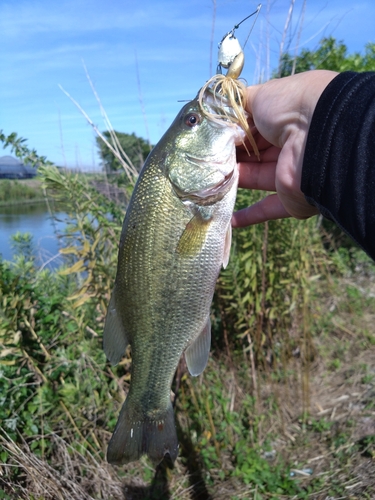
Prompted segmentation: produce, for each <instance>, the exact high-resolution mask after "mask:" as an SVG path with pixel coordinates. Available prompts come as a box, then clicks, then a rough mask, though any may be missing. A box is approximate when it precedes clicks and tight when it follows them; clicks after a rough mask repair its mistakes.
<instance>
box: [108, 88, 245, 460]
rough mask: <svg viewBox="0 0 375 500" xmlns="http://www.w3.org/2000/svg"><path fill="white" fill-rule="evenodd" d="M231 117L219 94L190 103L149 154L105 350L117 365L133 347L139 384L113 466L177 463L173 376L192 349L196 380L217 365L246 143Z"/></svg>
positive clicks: (128, 222) (124, 246)
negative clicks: (215, 340)
mask: <svg viewBox="0 0 375 500" xmlns="http://www.w3.org/2000/svg"><path fill="white" fill-rule="evenodd" d="M225 107H226V110H225V113H224V108H225ZM208 112H212V113H214V114H215V116H216V119H211V118H210V117H209V116H207V113H208ZM230 113H233V109H231V108H229V107H228V104H225V103H221V104H220V103H218V102H217V100H216V98H214V97H213V94H212V91H210V90H209V89H208V90H206V91H205V92H204V95H203V99H201V100H199V99H198V96H197V98H195V99H194V100H192V101H190V102H189V103H187V104H186V105H185V106H184V107H183V108H182V110H181V111H180V113H179V114H178V115H177V117H176V119H175V120H174V122H173V123H172V125H171V127H170V128H169V129H168V131H167V132H166V133H165V135H164V136H163V137H162V139H161V140H160V141H159V143H158V144H157V145H156V146H155V147H154V149H153V150H152V152H151V153H150V155H149V156H148V158H147V160H146V162H145V165H144V167H143V169H142V171H141V173H140V175H139V178H138V181H137V183H136V186H135V189H134V192H133V195H132V198H131V201H130V204H129V207H128V209H127V212H126V216H125V220H124V224H123V229H122V234H121V239H120V247H119V254H118V268H117V276H116V281H115V286H114V289H113V293H112V296H111V300H110V303H109V307H108V312H107V317H106V322H105V328H104V338H103V344H104V350H105V353H106V355H107V357H108V359H109V360H110V361H111V363H113V364H117V363H118V362H119V361H120V360H121V358H122V356H123V355H124V353H125V349H126V347H127V345H128V344H130V345H131V355H132V368H131V384H130V389H129V393H128V395H127V397H126V400H125V403H124V405H123V407H122V409H121V413H120V416H119V419H118V422H117V425H116V428H115V431H114V433H113V436H112V438H111V440H110V443H109V446H108V452H107V459H108V462H110V463H113V464H122V463H128V462H131V461H134V460H137V459H139V458H140V457H141V456H142V455H143V454H147V455H148V456H149V457H150V459H151V460H152V461H153V462H154V463H158V462H160V461H161V460H162V459H163V457H164V456H165V455H166V454H169V455H170V458H171V459H172V460H175V459H176V457H177V453H178V441H177V435H176V429H175V423H174V414H173V408H172V404H171V396H170V394H171V384H172V379H173V376H174V373H175V371H176V368H177V365H178V362H179V359H180V357H181V355H182V353H183V352H184V353H185V358H186V363H187V366H188V369H189V372H190V373H191V374H192V375H199V374H200V373H201V372H202V371H203V370H204V368H205V366H206V364H207V360H208V357H209V350H210V341H211V325H210V305H211V302H212V297H213V293H214V288H215V283H216V280H217V277H218V274H219V271H220V268H221V266H222V265H224V266H225V265H226V264H227V262H228V258H229V251H230V245H231V224H230V221H231V216H232V211H233V206H234V202H235V198H236V192H237V181H238V170H237V164H236V154H235V145H236V144H238V143H240V142H241V141H242V140H243V137H244V133H243V132H242V130H241V128H240V127H239V126H238V125H236V124H234V123H232V122H231V121H230V120H229V119H228V116H229V114H230Z"/></svg>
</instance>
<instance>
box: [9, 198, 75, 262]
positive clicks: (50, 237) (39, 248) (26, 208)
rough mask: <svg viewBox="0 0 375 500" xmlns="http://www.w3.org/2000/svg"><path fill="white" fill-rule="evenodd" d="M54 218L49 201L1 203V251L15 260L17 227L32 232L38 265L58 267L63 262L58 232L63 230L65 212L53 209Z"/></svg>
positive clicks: (24, 231)
mask: <svg viewBox="0 0 375 500" xmlns="http://www.w3.org/2000/svg"><path fill="white" fill-rule="evenodd" d="M54 217H56V219H57V220H56V219H54V218H52V217H51V215H50V213H49V210H48V207H47V205H46V203H36V204H27V205H14V206H7V207H0V254H1V255H2V257H3V259H5V260H12V259H13V257H14V249H13V248H12V241H11V236H12V235H14V234H15V233H16V232H17V231H20V232H21V233H26V232H28V233H31V234H32V235H33V243H34V247H35V255H36V260H37V265H38V266H42V265H45V266H48V267H52V268H56V267H57V266H58V265H59V264H60V263H61V261H62V260H61V257H59V240H58V238H57V234H58V233H60V234H61V232H62V231H63V230H64V228H65V226H66V224H65V222H63V221H64V219H65V217H66V214H65V212H63V211H62V210H58V209H57V211H56V208H55V209H54Z"/></svg>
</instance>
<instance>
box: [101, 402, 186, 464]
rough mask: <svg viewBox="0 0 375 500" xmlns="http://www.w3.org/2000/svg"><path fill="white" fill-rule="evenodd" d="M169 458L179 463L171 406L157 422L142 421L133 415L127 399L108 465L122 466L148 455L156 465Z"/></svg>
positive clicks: (109, 448) (115, 433) (110, 451)
mask: <svg viewBox="0 0 375 500" xmlns="http://www.w3.org/2000/svg"><path fill="white" fill-rule="evenodd" d="M166 454H169V456H170V458H171V460H172V461H175V460H176V458H177V454H178V441H177V433H176V427H175V423H174V413H173V408H172V404H170V405H169V407H168V409H167V411H166V412H165V414H163V415H160V416H158V417H157V419H156V420H151V419H150V418H149V417H146V418H144V419H143V420H142V419H140V418H139V415H135V414H134V412H132V409H131V401H130V400H129V398H127V399H126V400H125V403H124V405H123V407H122V409H121V412H120V416H119V419H118V421H117V424H116V428H115V431H114V433H113V435H112V437H111V440H110V442H109V445H108V451H107V461H108V462H109V463H110V464H115V465H121V464H127V463H129V462H133V461H135V460H138V459H139V458H141V456H142V455H148V457H149V458H150V459H151V461H152V462H153V463H154V464H155V465H157V464H158V463H159V462H161V461H162V460H163V458H164V456H165V455H166Z"/></svg>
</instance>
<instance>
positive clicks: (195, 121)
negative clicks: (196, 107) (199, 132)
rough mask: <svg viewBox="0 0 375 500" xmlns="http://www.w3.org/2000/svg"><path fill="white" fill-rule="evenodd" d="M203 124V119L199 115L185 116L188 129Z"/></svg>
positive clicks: (190, 114)
mask: <svg viewBox="0 0 375 500" xmlns="http://www.w3.org/2000/svg"><path fill="white" fill-rule="evenodd" d="M200 122H201V117H200V116H199V115H198V114H197V113H189V114H188V115H186V116H185V124H186V125H187V126H188V127H194V126H195V125H199V123H200Z"/></svg>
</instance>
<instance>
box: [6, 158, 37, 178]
mask: <svg viewBox="0 0 375 500" xmlns="http://www.w3.org/2000/svg"><path fill="white" fill-rule="evenodd" d="M36 174H37V171H36V168H35V167H32V166H31V165H24V164H23V163H22V162H21V161H20V160H19V159H18V158H14V157H13V156H9V155H7V156H1V157H0V178H1V177H2V178H7V179H22V178H27V177H34V176H35V175H36Z"/></svg>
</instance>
